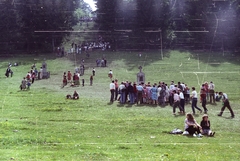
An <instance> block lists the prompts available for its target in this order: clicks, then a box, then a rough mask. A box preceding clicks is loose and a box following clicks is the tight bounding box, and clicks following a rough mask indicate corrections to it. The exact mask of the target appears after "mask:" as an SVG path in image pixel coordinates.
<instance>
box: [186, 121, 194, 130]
mask: <svg viewBox="0 0 240 161" xmlns="http://www.w3.org/2000/svg"><path fill="white" fill-rule="evenodd" d="M184 123H185V130H186V129H187V128H189V125H188V124H187V123H190V124H196V121H195V119H194V120H193V121H189V120H188V119H187V118H186V119H185V121H184Z"/></svg>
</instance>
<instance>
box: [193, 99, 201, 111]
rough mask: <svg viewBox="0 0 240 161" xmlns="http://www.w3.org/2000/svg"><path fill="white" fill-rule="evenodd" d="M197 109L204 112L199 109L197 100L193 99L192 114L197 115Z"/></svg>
mask: <svg viewBox="0 0 240 161" xmlns="http://www.w3.org/2000/svg"><path fill="white" fill-rule="evenodd" d="M195 108H196V109H198V110H199V111H202V110H201V109H200V108H199V107H197V98H193V99H192V112H193V114H195Z"/></svg>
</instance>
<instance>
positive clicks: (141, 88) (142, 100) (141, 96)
mask: <svg viewBox="0 0 240 161" xmlns="http://www.w3.org/2000/svg"><path fill="white" fill-rule="evenodd" d="M214 90H215V85H214V84H213V82H212V81H211V82H210V83H208V82H205V83H204V84H202V86H201V90H200V97H199V96H198V92H197V91H196V88H195V87H191V88H190V87H188V85H187V84H185V83H183V82H177V83H176V84H175V83H174V81H171V83H170V85H169V86H168V85H167V84H166V83H164V82H159V83H158V84H157V83H154V84H153V85H151V83H150V82H148V83H147V84H144V83H139V84H137V83H135V82H134V83H132V82H129V81H125V82H121V83H120V84H118V80H117V79H115V80H112V82H111V83H110V93H111V96H110V102H111V103H113V102H114V101H117V100H118V101H119V102H120V104H125V103H130V104H152V105H160V106H166V105H167V104H169V105H170V106H172V107H173V115H176V108H178V109H179V112H178V113H180V114H185V112H186V111H185V104H187V103H191V108H192V114H196V111H195V109H197V110H198V111H199V112H200V113H202V112H204V113H205V114H207V112H208V109H207V107H206V104H207V102H208V103H211V104H216V101H220V100H221V99H222V101H223V107H222V109H221V112H220V113H219V116H222V114H223V111H224V110H225V108H226V107H227V108H228V109H229V110H230V112H231V117H232V118H233V117H234V113H233V111H232V109H231V106H230V103H229V100H228V97H227V94H226V93H223V92H214ZM198 101H200V103H201V105H202V108H199V107H198V106H197V102H198Z"/></svg>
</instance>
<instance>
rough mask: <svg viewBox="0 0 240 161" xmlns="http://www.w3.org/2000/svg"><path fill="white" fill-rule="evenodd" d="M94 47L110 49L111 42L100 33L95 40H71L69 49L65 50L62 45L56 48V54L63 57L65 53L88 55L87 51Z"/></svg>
mask: <svg viewBox="0 0 240 161" xmlns="http://www.w3.org/2000/svg"><path fill="white" fill-rule="evenodd" d="M94 49H101V50H103V51H104V50H107V49H111V44H110V42H109V41H105V40H104V39H103V37H102V36H101V35H99V36H98V38H97V40H96V41H90V42H84V43H81V44H79V43H75V42H72V44H71V47H70V49H69V51H66V50H65V48H64V47H60V46H59V47H57V48H56V55H57V56H61V57H63V56H64V55H66V54H73V53H75V54H82V53H84V54H86V55H87V57H89V56H90V55H89V52H91V51H92V50H94Z"/></svg>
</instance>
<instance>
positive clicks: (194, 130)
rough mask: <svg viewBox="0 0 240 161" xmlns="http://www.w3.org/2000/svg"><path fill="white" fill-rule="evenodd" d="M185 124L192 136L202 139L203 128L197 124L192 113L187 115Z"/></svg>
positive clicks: (186, 129)
mask: <svg viewBox="0 0 240 161" xmlns="http://www.w3.org/2000/svg"><path fill="white" fill-rule="evenodd" d="M184 123H185V131H187V132H188V133H189V135H192V136H194V137H197V136H198V137H202V134H201V132H200V129H201V126H200V125H199V124H198V123H197V121H196V120H195V119H194V117H193V115H192V114H191V113H188V114H187V115H186V119H185V121H184ZM184 134H185V133H184Z"/></svg>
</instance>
